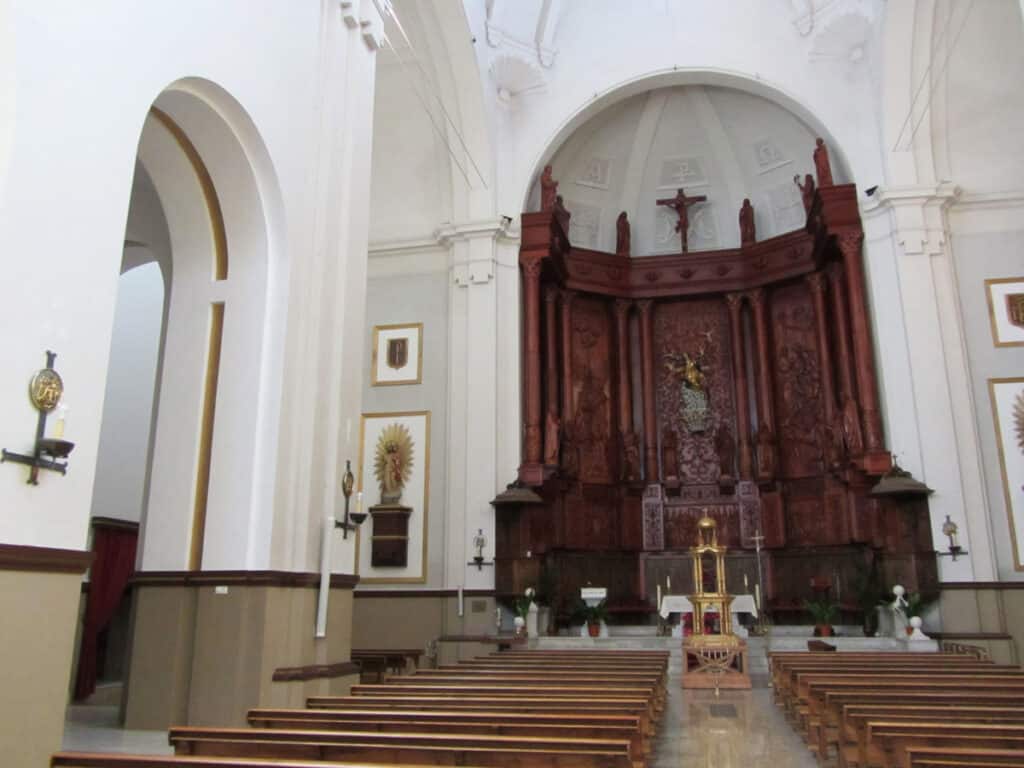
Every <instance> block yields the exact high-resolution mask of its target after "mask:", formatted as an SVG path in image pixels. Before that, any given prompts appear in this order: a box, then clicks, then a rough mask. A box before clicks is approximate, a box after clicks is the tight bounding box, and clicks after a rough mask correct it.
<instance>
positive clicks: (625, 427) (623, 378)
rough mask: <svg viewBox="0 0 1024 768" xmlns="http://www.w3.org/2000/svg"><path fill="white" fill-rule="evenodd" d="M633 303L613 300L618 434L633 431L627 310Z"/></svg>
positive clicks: (625, 300)
mask: <svg viewBox="0 0 1024 768" xmlns="http://www.w3.org/2000/svg"><path fill="white" fill-rule="evenodd" d="M632 307H633V302H632V301H630V300H628V299H616V300H615V338H616V341H617V343H618V357H619V360H618V364H619V432H620V433H621V434H622V435H625V434H626V433H628V432H632V431H633V379H632V377H631V376H630V371H631V370H632V366H630V360H629V357H630V355H629V310H630V309H631V308H632Z"/></svg>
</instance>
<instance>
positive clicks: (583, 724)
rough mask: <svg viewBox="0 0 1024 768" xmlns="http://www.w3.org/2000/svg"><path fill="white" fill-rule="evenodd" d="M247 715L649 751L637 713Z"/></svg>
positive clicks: (259, 721) (638, 753) (290, 725)
mask: <svg viewBox="0 0 1024 768" xmlns="http://www.w3.org/2000/svg"><path fill="white" fill-rule="evenodd" d="M247 720H248V723H249V725H251V726H253V727H254V728H284V729H293V730H342V731H363V730H366V731H384V732H388V733H419V732H428V733H469V734H473V733H483V734H491V735H496V736H543V737H548V738H560V737H568V738H580V739H601V738H604V739H615V740H620V739H621V740H626V741H629V742H630V754H631V756H633V759H634V760H638V759H641V758H642V757H646V756H647V755H649V754H650V740H649V739H648V738H647V737H646V736H645V735H644V734H643V732H642V731H641V730H640V718H639V717H637V716H635V715H634V716H630V715H608V714H605V715H585V714H584V715H581V714H577V713H569V712H563V713H559V714H535V713H533V714H531V713H513V712H480V711H470V710H457V709H455V710H451V709H446V710H433V709H432V710H422V709H421V710H419V711H416V710H405V711H394V710H391V711H389V710H379V709H319V710H315V709H251V710H249V714H248V717H247Z"/></svg>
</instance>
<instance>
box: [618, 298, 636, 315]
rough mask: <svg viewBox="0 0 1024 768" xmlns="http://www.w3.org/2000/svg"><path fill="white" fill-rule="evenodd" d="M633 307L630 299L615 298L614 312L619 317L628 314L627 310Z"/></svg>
mask: <svg viewBox="0 0 1024 768" xmlns="http://www.w3.org/2000/svg"><path fill="white" fill-rule="evenodd" d="M632 308H633V300H632V299H616V300H615V314H616V315H618V316H619V317H625V316H626V315H628V314H629V310H631V309H632Z"/></svg>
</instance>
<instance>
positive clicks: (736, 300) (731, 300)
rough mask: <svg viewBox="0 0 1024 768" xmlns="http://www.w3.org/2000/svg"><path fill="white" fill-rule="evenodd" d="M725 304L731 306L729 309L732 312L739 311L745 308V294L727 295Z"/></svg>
mask: <svg viewBox="0 0 1024 768" xmlns="http://www.w3.org/2000/svg"><path fill="white" fill-rule="evenodd" d="M725 303H726V304H728V305H729V309H730V310H732V311H739V309H740V308H741V307H742V306H743V294H742V293H740V292H739V291H737V292H735V293H727V294H725Z"/></svg>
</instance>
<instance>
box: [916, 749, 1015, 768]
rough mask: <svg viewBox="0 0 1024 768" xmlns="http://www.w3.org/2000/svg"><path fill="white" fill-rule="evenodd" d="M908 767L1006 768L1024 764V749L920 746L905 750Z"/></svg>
mask: <svg viewBox="0 0 1024 768" xmlns="http://www.w3.org/2000/svg"><path fill="white" fill-rule="evenodd" d="M903 754H904V756H905V757H904V763H903V764H904V765H905V766H908V768H1005V766H1008V765H1015V766H1017V768H1020V766H1022V765H1024V751H1022V750H1013V749H975V748H972V747H941V748H938V747H918V746H910V747H907V748H906V749H905V750H903Z"/></svg>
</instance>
